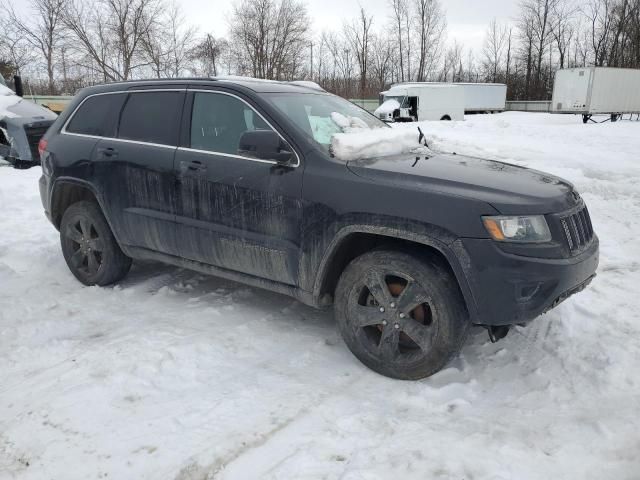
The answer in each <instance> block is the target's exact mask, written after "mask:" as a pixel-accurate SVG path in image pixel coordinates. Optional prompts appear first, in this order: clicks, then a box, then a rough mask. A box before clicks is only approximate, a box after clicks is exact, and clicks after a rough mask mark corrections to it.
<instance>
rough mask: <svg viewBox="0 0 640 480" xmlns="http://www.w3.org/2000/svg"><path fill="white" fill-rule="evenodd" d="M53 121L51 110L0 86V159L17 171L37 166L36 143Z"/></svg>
mask: <svg viewBox="0 0 640 480" xmlns="http://www.w3.org/2000/svg"><path fill="white" fill-rule="evenodd" d="M2 80H3V82H0V83H4V79H2ZM56 118H57V115H56V114H55V113H53V112H52V111H51V110H48V109H46V108H43V107H41V106H39V105H37V104H35V103H33V102H29V101H28V100H24V99H23V98H22V97H20V96H18V95H16V94H15V93H14V92H13V90H11V89H10V88H9V87H7V86H6V85H4V84H0V157H3V158H4V159H5V160H7V161H8V162H9V163H11V164H13V165H14V166H15V167H17V168H28V167H30V166H33V165H37V164H39V163H40V156H39V154H38V142H39V141H40V139H41V138H42V136H43V135H44V134H45V132H46V131H47V129H48V128H49V127H50V126H51V124H53V121H54V120H55V119H56Z"/></svg>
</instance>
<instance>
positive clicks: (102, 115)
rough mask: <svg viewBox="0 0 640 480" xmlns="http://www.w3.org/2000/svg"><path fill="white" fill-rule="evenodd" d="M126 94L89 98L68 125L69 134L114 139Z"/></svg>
mask: <svg viewBox="0 0 640 480" xmlns="http://www.w3.org/2000/svg"><path fill="white" fill-rule="evenodd" d="M126 96H127V95H126V94H125V93H114V94H105V95H96V96H94V97H89V98H87V99H86V100H85V101H84V102H83V103H82V105H80V108H78V110H77V111H76V113H75V114H74V115H73V117H72V118H71V121H70V122H69V125H67V128H66V130H67V132H70V133H81V134H83V135H95V136H97V137H113V136H115V134H116V125H117V123H118V115H119V114H120V110H121V109H122V104H123V102H124V99H125V98H126Z"/></svg>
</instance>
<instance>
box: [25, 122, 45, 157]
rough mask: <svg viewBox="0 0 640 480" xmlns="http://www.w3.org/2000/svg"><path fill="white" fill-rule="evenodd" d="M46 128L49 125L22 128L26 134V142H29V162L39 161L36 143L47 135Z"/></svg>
mask: <svg viewBox="0 0 640 480" xmlns="http://www.w3.org/2000/svg"><path fill="white" fill-rule="evenodd" d="M48 128H49V125H45V126H42V127H24V131H25V133H26V134H27V141H28V142H29V150H30V151H31V160H40V153H39V152H38V143H39V142H40V139H41V138H42V137H43V136H44V134H45V133H47V129H48Z"/></svg>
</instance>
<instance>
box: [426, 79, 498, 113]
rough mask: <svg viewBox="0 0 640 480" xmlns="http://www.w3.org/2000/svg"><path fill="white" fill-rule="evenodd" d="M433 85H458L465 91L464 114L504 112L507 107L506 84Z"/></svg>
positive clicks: (439, 83)
mask: <svg viewBox="0 0 640 480" xmlns="http://www.w3.org/2000/svg"><path fill="white" fill-rule="evenodd" d="M429 83H430V84H431V85H457V86H460V87H462V88H463V89H464V113H495V112H504V109H505V108H506V105H507V86H506V85H505V84H504V83H467V82H460V83H454V84H451V83H443V82H429Z"/></svg>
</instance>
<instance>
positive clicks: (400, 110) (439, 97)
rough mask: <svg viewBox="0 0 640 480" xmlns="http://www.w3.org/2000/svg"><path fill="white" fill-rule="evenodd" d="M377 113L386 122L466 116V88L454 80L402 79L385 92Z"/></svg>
mask: <svg viewBox="0 0 640 480" xmlns="http://www.w3.org/2000/svg"><path fill="white" fill-rule="evenodd" d="M382 100H383V101H382V104H381V105H380V106H379V107H378V108H377V109H376V111H375V112H374V114H375V115H376V116H377V117H378V118H379V119H380V120H382V121H384V122H419V121H420V122H421V121H425V120H464V109H465V103H464V102H465V98H464V89H463V88H462V87H461V86H458V85H453V84H432V83H403V84H398V85H394V86H392V87H391V88H390V89H389V90H387V91H386V92H383V93H382Z"/></svg>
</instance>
